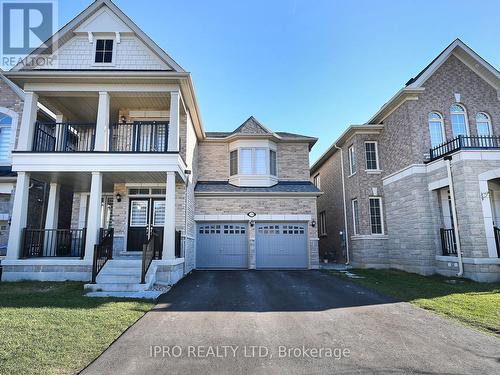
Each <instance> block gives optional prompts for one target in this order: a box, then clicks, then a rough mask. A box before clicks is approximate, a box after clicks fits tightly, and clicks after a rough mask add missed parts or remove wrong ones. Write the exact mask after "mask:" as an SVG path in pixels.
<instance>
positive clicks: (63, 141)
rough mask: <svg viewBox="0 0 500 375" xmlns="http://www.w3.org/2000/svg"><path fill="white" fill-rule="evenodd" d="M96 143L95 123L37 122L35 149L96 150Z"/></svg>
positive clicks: (62, 150)
mask: <svg viewBox="0 0 500 375" xmlns="http://www.w3.org/2000/svg"><path fill="white" fill-rule="evenodd" d="M94 143H95V124H72V123H43V122H37V123H36V124H35V135H34V140H33V151H36V152H90V151H94Z"/></svg>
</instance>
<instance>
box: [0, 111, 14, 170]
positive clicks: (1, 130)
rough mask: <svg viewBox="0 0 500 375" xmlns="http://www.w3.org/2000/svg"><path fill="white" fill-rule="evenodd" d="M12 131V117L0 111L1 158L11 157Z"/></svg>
mask: <svg viewBox="0 0 500 375" xmlns="http://www.w3.org/2000/svg"><path fill="white" fill-rule="evenodd" d="M11 133H12V117H10V116H9V115H6V114H5V113H0V160H6V159H8V158H9V154H10V139H11Z"/></svg>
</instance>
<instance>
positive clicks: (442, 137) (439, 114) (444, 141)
mask: <svg viewBox="0 0 500 375" xmlns="http://www.w3.org/2000/svg"><path fill="white" fill-rule="evenodd" d="M431 113H435V114H437V115H438V116H439V122H440V123H441V139H442V140H443V142H442V143H441V144H443V143H446V132H445V128H444V116H443V115H442V114H441V112H438V111H430V112H429V113H428V114H427V128H428V129H429V139H430V141H431V148H433V147H437V146H439V145H437V146H433V145H432V135H431V126H430V125H431V124H430V123H431V122H438V121H437V120H432V121H431V120H430V119H429V115H430V114H431ZM450 121H451V119H450ZM451 131H452V132H453V129H451Z"/></svg>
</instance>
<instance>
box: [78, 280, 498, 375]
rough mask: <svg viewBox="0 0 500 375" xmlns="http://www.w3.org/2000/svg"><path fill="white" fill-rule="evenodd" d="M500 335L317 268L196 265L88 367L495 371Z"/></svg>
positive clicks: (114, 370)
mask: <svg viewBox="0 0 500 375" xmlns="http://www.w3.org/2000/svg"><path fill="white" fill-rule="evenodd" d="M499 358H500V340H499V339H498V338H496V337H493V336H490V335H487V334H483V333H480V332H477V331H475V330H472V329H469V328H466V327H463V326H462V325H459V324H456V323H454V322H451V321H449V320H445V319H443V318H440V317H439V316H437V315H434V314H432V313H429V312H426V311H424V310H422V309H419V308H416V307H413V306H411V305H410V304H407V303H396V302H394V301H393V300H391V299H389V298H386V297H383V296H380V295H377V294H375V293H372V292H370V291H368V290H366V289H364V288H361V287H359V286H356V285H353V284H351V283H349V282H348V281H344V280H341V279H339V278H336V277H334V276H331V275H328V274H325V273H322V272H319V271H198V272H195V273H193V274H191V275H190V276H188V277H187V278H185V279H184V280H182V281H181V282H180V283H179V284H177V285H176V286H175V287H173V288H172V290H171V291H170V292H169V293H167V294H165V295H163V296H162V297H161V298H160V303H159V304H158V305H157V306H156V307H155V308H154V309H153V310H152V311H151V312H149V313H147V314H146V315H145V316H144V317H143V318H142V319H141V320H139V321H138V322H137V323H136V324H135V325H134V326H133V327H131V328H130V329H129V330H128V331H127V332H126V333H125V334H124V335H123V336H122V337H120V338H119V339H118V340H117V341H116V342H115V343H114V344H113V345H111V347H110V348H109V349H108V350H106V351H105V352H104V353H103V354H102V355H101V357H99V358H98V359H97V360H96V361H95V362H94V363H93V364H91V365H90V366H89V367H88V368H87V369H86V370H85V371H84V372H83V373H84V374H198V373H203V374H218V375H220V374H238V373H242V374H287V375H290V374H306V373H307V374H494V373H499V371H500V362H499Z"/></svg>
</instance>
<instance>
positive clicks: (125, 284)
mask: <svg viewBox="0 0 500 375" xmlns="http://www.w3.org/2000/svg"><path fill="white" fill-rule="evenodd" d="M141 266H142V260H140V259H112V260H109V261H108V262H106V264H105V265H104V267H103V268H102V270H101V272H99V274H98V275H97V280H96V281H97V282H96V284H86V285H85V287H84V288H85V290H88V291H90V292H113V293H116V292H140V291H145V290H147V289H149V287H150V285H148V284H141Z"/></svg>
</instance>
